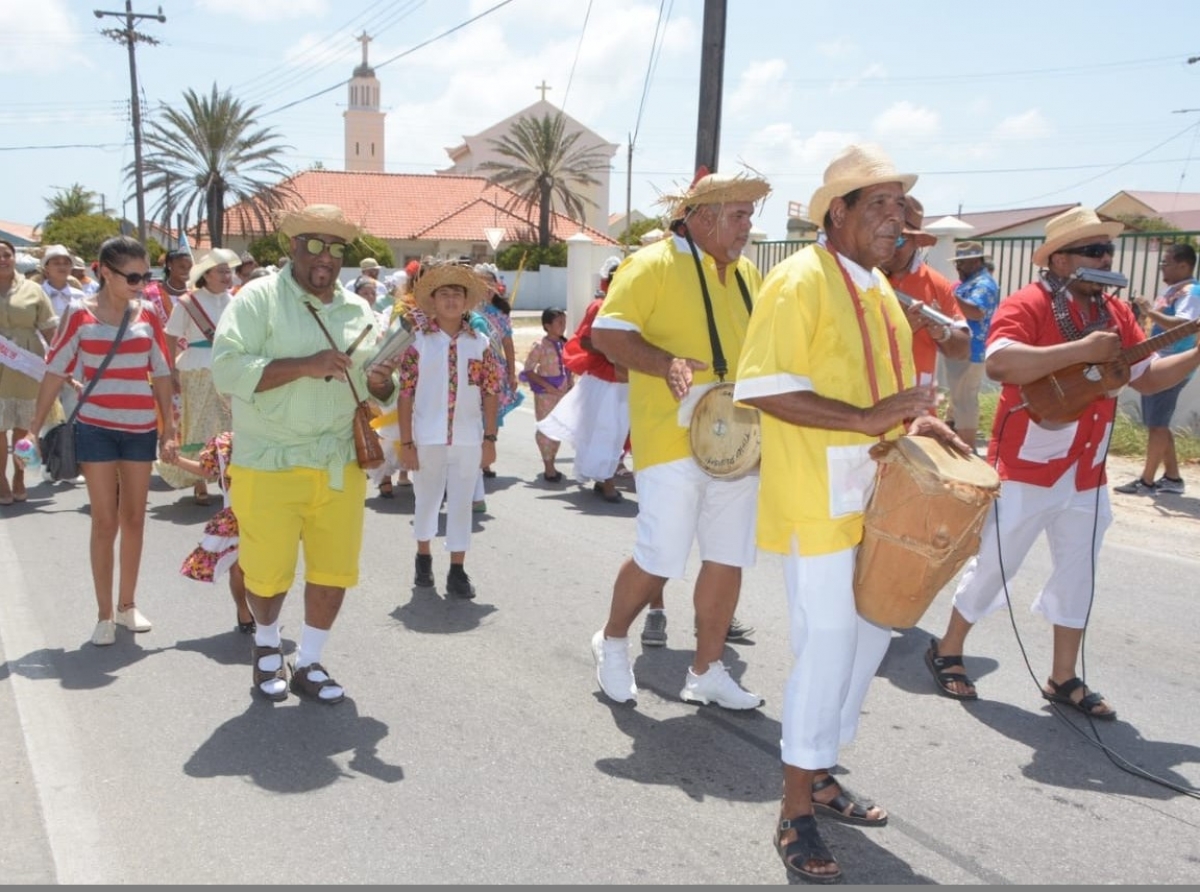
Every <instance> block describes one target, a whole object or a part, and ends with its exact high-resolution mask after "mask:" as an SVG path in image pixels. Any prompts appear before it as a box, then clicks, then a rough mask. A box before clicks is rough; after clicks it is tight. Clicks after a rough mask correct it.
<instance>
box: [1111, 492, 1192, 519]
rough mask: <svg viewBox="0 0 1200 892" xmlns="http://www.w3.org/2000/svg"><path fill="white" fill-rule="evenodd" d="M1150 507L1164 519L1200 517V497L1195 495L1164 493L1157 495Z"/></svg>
mask: <svg viewBox="0 0 1200 892" xmlns="http://www.w3.org/2000/svg"><path fill="white" fill-rule="evenodd" d="M1125 498H1143V499H1144V498H1145V496H1140V497H1139V496H1126V497H1125ZM1148 507H1150V508H1151V510H1152V511H1153V512H1154V514H1155V515H1157V516H1158V517H1160V518H1162V519H1163V520H1174V519H1176V518H1179V519H1184V518H1189V519H1191V520H1197V519H1200V499H1197V498H1196V497H1195V496H1185V495H1180V494H1175V493H1162V494H1161V495H1157V496H1155V497H1154V499H1153V501H1151V502H1150V504H1149V506H1148Z"/></svg>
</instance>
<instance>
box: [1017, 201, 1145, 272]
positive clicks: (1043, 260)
mask: <svg viewBox="0 0 1200 892" xmlns="http://www.w3.org/2000/svg"><path fill="white" fill-rule="evenodd" d="M1124 231H1125V224H1123V223H1117V222H1115V221H1113V222H1110V223H1105V222H1104V221H1103V220H1101V219H1100V215H1099V214H1097V213H1096V212H1095V211H1094V210H1092V209H1091V208H1084V207H1079V208H1071V209H1070V210H1069V211H1063V212H1062V213H1061V214H1059V215H1058V216H1057V217H1052V218H1051V219H1049V220H1047V221H1046V241H1045V242H1043V243H1042V245H1041V246H1040V247H1039V248H1038V249H1037V250H1036V251H1034V252H1033V265H1034V266H1036V267H1044V266H1047V265H1049V263H1050V255H1051V254H1053V253H1055V252H1056V251H1058V250H1059V249H1060V248H1064V247H1066V246H1067V245H1069V244H1071V242H1077V241H1079V240H1080V239H1085V238H1103V239H1114V238H1116V237H1117V236H1118V235H1120V234H1121V233H1122V232H1124Z"/></svg>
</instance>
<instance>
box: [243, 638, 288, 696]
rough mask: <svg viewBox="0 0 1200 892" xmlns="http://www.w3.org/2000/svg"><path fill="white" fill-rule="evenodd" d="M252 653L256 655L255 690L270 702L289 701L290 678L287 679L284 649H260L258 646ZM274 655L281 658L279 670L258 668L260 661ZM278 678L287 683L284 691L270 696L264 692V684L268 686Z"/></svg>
mask: <svg viewBox="0 0 1200 892" xmlns="http://www.w3.org/2000/svg"><path fill="white" fill-rule="evenodd" d="M252 652H253V654H254V690H256V691H258V693H260V694H262V695H263V696H264V697H266V698H267V699H268V700H275V701H279V700H286V699H287V685H286V682H287V680H288V677H287V663H285V662H284V659H283V648H281V647H259V646H258V645H257V644H256V645H255V646H254V648H253V649H252ZM273 654H274V655H276V656H278V657H279V668H278V669H275V670H270V669H260V668H258V661H259V660H261V659H262V658H263V657H269V656H271V655H273ZM277 678H278V679H280V680H281V681H283V682H284V683H285V684H284V688H283V690H282V691H280V692H279V693H278V694H269V693H267V692H266V691H265V690H263V685H264V684H266V683H267V682H268V681H274V680H275V679H277Z"/></svg>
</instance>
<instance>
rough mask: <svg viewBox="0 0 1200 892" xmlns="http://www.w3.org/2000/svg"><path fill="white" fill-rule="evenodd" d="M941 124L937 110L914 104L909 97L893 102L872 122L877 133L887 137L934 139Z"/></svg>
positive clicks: (873, 129) (881, 136)
mask: <svg viewBox="0 0 1200 892" xmlns="http://www.w3.org/2000/svg"><path fill="white" fill-rule="evenodd" d="M941 126H942V122H941V117H940V116H939V115H938V113H937V112H935V111H933V110H932V109H929V108H925V107H923V106H919V105H914V104H913V103H911V102H909V101H908V100H907V99H903V100H901V101H900V102H896V103H893V104H892V105H891V106H890V107H889V108H888V109H887V110H885V111H884V112H882V113H881V114H879V115H878V116H876V118H875V120H874V121H872V122H871V129H872V131H873V132H874V133H875V135H876V136H877V137H880V138H885V139H922V140H927V139H932V138H933V137H935V136H937V134H938V132H939V131H940V130H941Z"/></svg>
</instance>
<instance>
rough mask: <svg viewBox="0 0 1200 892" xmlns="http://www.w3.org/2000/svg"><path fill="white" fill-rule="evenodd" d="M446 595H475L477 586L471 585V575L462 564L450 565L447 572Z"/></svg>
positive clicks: (453, 596)
mask: <svg viewBox="0 0 1200 892" xmlns="http://www.w3.org/2000/svg"><path fill="white" fill-rule="evenodd" d="M446 595H447V596H448V597H452V598H474V597H475V586H473V585H471V577H470V576H468V575H467V571H466V570H464V569H463V568H462V564H451V565H450V572H449V573H447V574H446Z"/></svg>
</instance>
